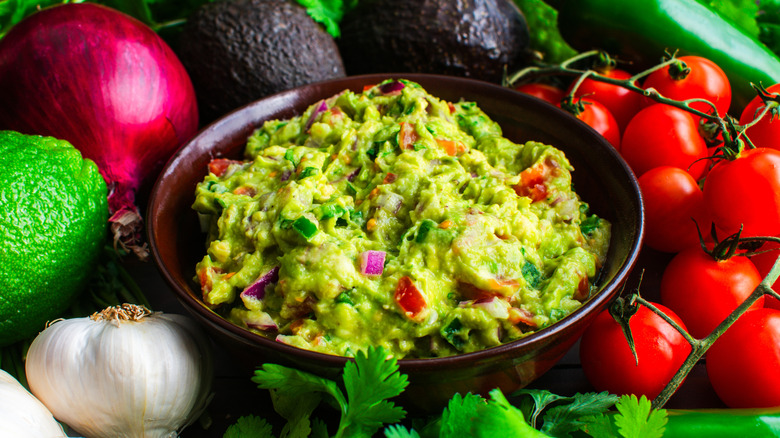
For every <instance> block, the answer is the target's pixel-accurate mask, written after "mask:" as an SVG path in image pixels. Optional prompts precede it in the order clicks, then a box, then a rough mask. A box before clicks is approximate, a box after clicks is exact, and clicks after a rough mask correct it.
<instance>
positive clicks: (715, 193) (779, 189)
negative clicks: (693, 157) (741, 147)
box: [703, 148, 780, 236]
mask: <svg viewBox="0 0 780 438" xmlns="http://www.w3.org/2000/svg"><path fill="white" fill-rule="evenodd" d="M703 191H704V202H705V203H706V204H707V206H708V208H709V209H710V212H711V213H712V218H713V220H714V222H715V225H717V226H718V228H720V229H722V230H723V231H725V232H727V233H735V232H737V231H738V230H739V227H740V225H743V227H744V228H743V230H742V235H743V236H776V235H780V151H778V150H776V149H770V148H756V149H747V150H745V151H743V152H742V153H741V154H740V156H739V158H737V159H736V160H733V161H728V160H722V161H719V162H718V163H717V164H715V166H714V167H713V168H712V169H711V170H710V171H709V173H708V174H707V179H706V180H705V181H704V186H703Z"/></svg>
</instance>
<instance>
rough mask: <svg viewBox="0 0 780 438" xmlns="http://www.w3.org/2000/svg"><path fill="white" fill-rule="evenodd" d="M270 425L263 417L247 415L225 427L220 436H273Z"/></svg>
mask: <svg viewBox="0 0 780 438" xmlns="http://www.w3.org/2000/svg"><path fill="white" fill-rule="evenodd" d="M273 436H274V435H273V431H272V429H271V425H270V424H268V422H267V421H265V419H263V418H260V417H256V416H254V415H248V416H244V417H239V418H238V420H237V421H236V422H235V423H234V424H232V425H231V426H230V427H228V428H227V430H226V431H225V434H224V435H222V438H266V437H267V438H273Z"/></svg>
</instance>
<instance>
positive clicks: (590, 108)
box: [559, 99, 620, 150]
mask: <svg viewBox="0 0 780 438" xmlns="http://www.w3.org/2000/svg"><path fill="white" fill-rule="evenodd" d="M575 101H579V102H581V105H577V106H578V107H579V114H575V117H577V118H578V119H580V120H582V121H583V122H585V123H586V124H587V125H588V126H590V127H591V128H593V129H595V130H596V132H598V133H599V134H601V135H602V136H603V137H604V138H605V139H606V140H607V141H608V142H609V143H610V144H611V145H612V146H613V147H614V148H615V149H617V150H620V127H618V123H617V121H616V120H615V117H614V116H613V115H612V113H611V112H610V111H609V110H608V109H607V107H606V106H604V104H602V103H601V102H598V101H595V100H589V99H575ZM559 106H560V105H559Z"/></svg>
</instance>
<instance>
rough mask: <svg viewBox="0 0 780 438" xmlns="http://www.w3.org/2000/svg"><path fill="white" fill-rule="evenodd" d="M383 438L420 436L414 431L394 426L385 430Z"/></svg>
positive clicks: (398, 425) (417, 437)
mask: <svg viewBox="0 0 780 438" xmlns="http://www.w3.org/2000/svg"><path fill="white" fill-rule="evenodd" d="M385 438H420V435H419V434H418V433H417V432H416V431H415V430H414V429H412V430H409V429H407V428H405V427H404V426H401V425H400V424H394V425H391V426H387V427H386V428H385Z"/></svg>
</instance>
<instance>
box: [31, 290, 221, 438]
mask: <svg viewBox="0 0 780 438" xmlns="http://www.w3.org/2000/svg"><path fill="white" fill-rule="evenodd" d="M25 371H26V374H27V381H28V384H29V386H30V390H31V391H32V393H33V394H34V395H35V396H36V397H38V399H39V400H41V402H43V404H44V405H46V407H48V408H49V410H50V411H51V413H52V414H53V415H54V417H55V418H57V419H58V420H59V421H61V422H63V423H65V424H67V425H68V426H69V427H70V428H72V429H73V430H75V431H76V432H78V433H79V434H80V435H83V436H84V437H87V438H103V437H105V438H108V437H111V438H122V437H128V438H131V437H132V438H138V437H150V438H154V437H175V436H178V432H179V431H180V430H181V429H182V428H184V427H185V426H187V425H188V424H190V423H191V422H192V421H194V420H195V419H197V417H198V416H199V415H200V414H201V413H202V411H203V410H204V409H205V407H206V405H207V404H208V401H209V399H210V395H211V384H212V380H213V364H212V357H211V346H210V344H209V340H208V338H206V336H205V335H204V334H203V332H202V331H201V330H200V328H199V327H198V326H197V325H196V324H195V322H193V321H192V320H190V319H189V318H187V317H185V316H182V315H176V314H164V313H162V312H154V313H152V312H150V311H149V310H147V309H146V308H144V307H140V306H135V305H129V304H124V305H122V306H117V307H110V308H108V309H106V310H104V311H103V312H100V313H96V314H94V315H92V316H91V317H85V318H72V319H65V320H60V321H57V322H54V323H53V324H51V325H49V326H48V327H47V328H46V329H45V330H44V331H43V332H41V333H40V334H39V335H38V336H37V337H36V338H35V339H34V340H33V342H32V344H31V345H30V348H29V350H28V352H27V360H26V364H25Z"/></svg>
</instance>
